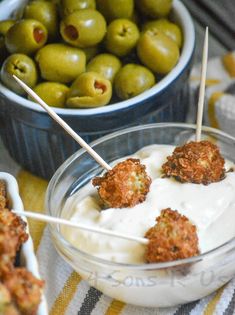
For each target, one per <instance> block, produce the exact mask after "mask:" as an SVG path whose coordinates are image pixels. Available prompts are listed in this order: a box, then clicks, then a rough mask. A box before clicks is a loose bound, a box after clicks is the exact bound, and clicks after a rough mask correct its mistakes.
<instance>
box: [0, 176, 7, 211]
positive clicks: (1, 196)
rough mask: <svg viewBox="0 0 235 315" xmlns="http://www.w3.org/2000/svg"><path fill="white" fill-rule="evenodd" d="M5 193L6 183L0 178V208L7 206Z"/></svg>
mask: <svg viewBox="0 0 235 315" xmlns="http://www.w3.org/2000/svg"><path fill="white" fill-rule="evenodd" d="M6 198H7V193H6V185H5V182H4V181H3V180H0V210H1V209H4V208H6V206H7V199H6Z"/></svg>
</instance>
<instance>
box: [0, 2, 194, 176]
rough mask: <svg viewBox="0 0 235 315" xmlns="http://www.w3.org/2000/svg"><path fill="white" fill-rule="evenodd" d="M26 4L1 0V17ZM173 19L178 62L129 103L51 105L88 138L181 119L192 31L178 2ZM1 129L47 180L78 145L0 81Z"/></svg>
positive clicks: (19, 156)
mask: <svg viewBox="0 0 235 315" xmlns="http://www.w3.org/2000/svg"><path fill="white" fill-rule="evenodd" d="M24 2H25V1H24V0H5V1H3V2H2V3H0V19H4V18H7V17H9V16H10V14H11V13H12V12H14V11H15V10H16V9H17V8H19V6H20V5H22V4H23V3H24ZM172 18H173V19H174V20H175V21H176V22H177V23H178V24H179V25H180V26H181V29H182V31H183V36H184V44H183V47H182V51H181V56H180V59H179V61H178V64H177V65H176V66H175V68H174V69H173V70H172V71H171V72H170V73H169V74H168V75H166V76H165V77H164V78H163V79H162V80H161V81H159V82H158V83H157V84H156V85H155V86H153V87H152V88H151V89H149V90H147V91H145V92H144V93H142V94H140V95H138V96H136V97H133V98H131V99H129V100H127V101H122V102H118V103H115V104H110V105H108V106H104V107H100V108H91V109H61V108H55V111H56V112H57V114H59V115H60V116H61V117H62V118H63V119H64V120H65V121H66V122H67V123H68V124H69V125H70V126H71V127H72V128H73V129H74V130H75V131H76V132H78V133H79V134H80V135H81V136H82V137H83V138H84V139H85V140H86V141H87V142H90V141H92V140H94V139H96V138H98V137H100V136H103V135H104V134H107V133H109V132H112V131H115V130H118V129H121V128H123V127H127V126H130V125H137V124H140V123H141V124H142V123H152V122H166V121H178V122H182V121H184V120H185V114H186V110H187V104H188V102H189V98H188V83H187V79H188V76H189V71H190V66H191V62H192V56H193V51H194V45H195V30H194V25H193V22H192V18H191V16H190V14H189V12H188V11H187V9H186V8H185V6H184V5H183V4H182V3H181V2H180V1H179V0H174V2H173V10H172ZM0 133H1V135H2V137H3V140H4V143H5V145H6V147H7V148H8V151H9V152H10V154H11V156H12V157H13V158H14V159H15V160H16V161H17V162H19V163H20V164H21V165H23V166H24V167H25V168H26V169H28V170H30V171H31V172H33V173H34V174H37V175H40V176H42V177H45V178H50V177H51V176H52V175H53V173H54V172H55V170H56V169H57V168H58V166H60V165H61V164H62V163H63V162H64V161H65V160H66V158H67V157H68V156H70V155H71V154H72V153H74V152H75V151H76V150H77V149H78V148H79V146H78V144H76V143H75V142H74V140H72V139H71V138H70V136H68V135H67V134H66V133H65V132H64V131H63V130H62V129H61V127H60V126H58V125H57V124H56V123H55V122H54V121H53V120H52V119H51V118H50V117H49V116H48V115H47V113H45V112H44V110H43V109H42V108H41V107H40V106H39V105H37V104H35V103H34V102H31V101H29V100H27V99H25V98H23V97H21V96H19V95H16V94H15V93H13V92H12V91H10V90H9V89H7V88H6V87H4V86H3V85H1V84H0Z"/></svg>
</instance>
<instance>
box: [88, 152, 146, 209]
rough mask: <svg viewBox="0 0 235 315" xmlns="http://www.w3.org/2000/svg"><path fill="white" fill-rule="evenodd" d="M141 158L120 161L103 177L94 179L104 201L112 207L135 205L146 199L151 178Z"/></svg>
mask: <svg viewBox="0 0 235 315" xmlns="http://www.w3.org/2000/svg"><path fill="white" fill-rule="evenodd" d="M145 168H146V167H145V166H144V165H142V164H141V163H140V160H139V159H132V158H129V159H127V160H125V161H123V162H120V163H118V164H117V165H115V166H114V168H113V169H112V170H110V171H108V172H107V173H105V174H104V176H103V177H95V178H94V179H93V181H92V184H93V185H94V186H98V193H99V196H100V198H101V199H102V200H103V201H104V203H105V204H106V205H107V206H109V207H112V208H124V207H133V206H135V205H136V204H138V203H141V202H143V201H144V200H145V198H146V195H147V193H148V192H149V186H150V184H151V179H150V177H149V176H148V175H147V173H146V171H145Z"/></svg>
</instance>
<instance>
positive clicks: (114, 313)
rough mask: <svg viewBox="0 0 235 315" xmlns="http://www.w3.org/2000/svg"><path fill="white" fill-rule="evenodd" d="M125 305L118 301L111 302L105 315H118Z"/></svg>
mask: <svg viewBox="0 0 235 315" xmlns="http://www.w3.org/2000/svg"><path fill="white" fill-rule="evenodd" d="M125 305H126V304H125V303H123V302H121V301H118V300H113V301H112V302H111V304H110V306H109V308H108V309H107V311H106V313H105V315H119V314H120V313H121V311H122V310H123V308H124V307H125Z"/></svg>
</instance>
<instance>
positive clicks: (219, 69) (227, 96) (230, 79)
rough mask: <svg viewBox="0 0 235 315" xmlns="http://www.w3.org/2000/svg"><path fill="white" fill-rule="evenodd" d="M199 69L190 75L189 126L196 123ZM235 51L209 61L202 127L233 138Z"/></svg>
mask: <svg viewBox="0 0 235 315" xmlns="http://www.w3.org/2000/svg"><path fill="white" fill-rule="evenodd" d="M200 72H201V65H200V64H197V65H195V66H194V67H193V69H192V71H191V75H190V104H189V112H188V119H187V120H188V122H195V117H196V111H197V103H198V94H199V92H198V90H199V84H200ZM234 104H235V51H233V52H228V53H226V54H225V55H223V56H219V57H215V58H211V59H210V60H209V61H208V67H207V80H206V92H205V105H204V125H207V126H211V127H214V128H217V129H221V130H223V131H225V132H227V133H229V134H231V135H232V136H234V137H235V105H234Z"/></svg>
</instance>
